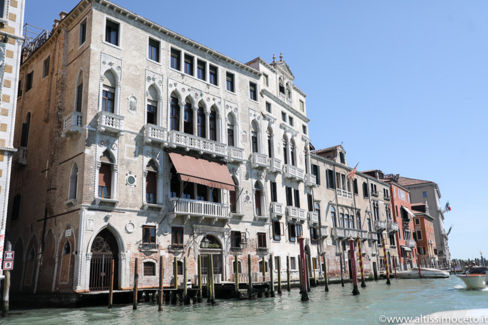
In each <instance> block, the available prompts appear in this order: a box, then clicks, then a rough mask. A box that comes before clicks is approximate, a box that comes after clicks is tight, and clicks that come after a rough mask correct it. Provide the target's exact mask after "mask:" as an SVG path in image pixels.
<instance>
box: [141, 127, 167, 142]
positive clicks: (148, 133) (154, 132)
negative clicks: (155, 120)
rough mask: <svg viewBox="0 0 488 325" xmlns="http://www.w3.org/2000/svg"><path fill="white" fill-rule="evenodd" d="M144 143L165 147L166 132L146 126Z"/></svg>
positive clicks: (160, 128) (163, 129) (161, 128)
mask: <svg viewBox="0 0 488 325" xmlns="http://www.w3.org/2000/svg"><path fill="white" fill-rule="evenodd" d="M144 142H146V143H147V144H157V145H167V144H168V130H166V129H165V128H163V127H161V126H157V125H154V124H146V126H145V127H144Z"/></svg>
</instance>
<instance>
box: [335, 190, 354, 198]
mask: <svg viewBox="0 0 488 325" xmlns="http://www.w3.org/2000/svg"><path fill="white" fill-rule="evenodd" d="M336 192H337V196H339V197H345V198H349V199H352V193H351V192H348V191H346V190H342V189H340V188H338V189H336Z"/></svg>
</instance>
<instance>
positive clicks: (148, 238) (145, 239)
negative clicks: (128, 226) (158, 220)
mask: <svg viewBox="0 0 488 325" xmlns="http://www.w3.org/2000/svg"><path fill="white" fill-rule="evenodd" d="M142 243H143V244H155V243H156V227H155V226H142Z"/></svg>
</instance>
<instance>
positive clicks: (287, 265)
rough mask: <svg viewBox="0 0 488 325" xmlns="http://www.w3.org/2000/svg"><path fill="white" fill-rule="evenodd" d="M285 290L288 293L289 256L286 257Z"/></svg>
mask: <svg viewBox="0 0 488 325" xmlns="http://www.w3.org/2000/svg"><path fill="white" fill-rule="evenodd" d="M286 290H287V291H288V292H290V256H287V257H286Z"/></svg>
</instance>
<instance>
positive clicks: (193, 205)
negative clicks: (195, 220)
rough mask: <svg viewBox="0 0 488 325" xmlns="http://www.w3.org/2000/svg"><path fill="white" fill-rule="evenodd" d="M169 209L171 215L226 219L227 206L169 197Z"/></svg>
mask: <svg viewBox="0 0 488 325" xmlns="http://www.w3.org/2000/svg"><path fill="white" fill-rule="evenodd" d="M169 201H170V204H169V211H170V213H172V214H173V215H175V216H177V215H183V216H188V217H200V218H210V219H216V220H228V219H229V218H230V211H229V206H228V205H227V204H223V203H215V202H207V201H200V200H193V199H184V198H176V197H174V198H170V199H169Z"/></svg>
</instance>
